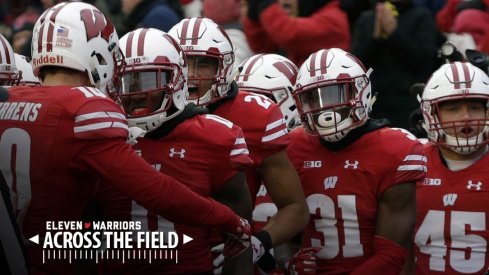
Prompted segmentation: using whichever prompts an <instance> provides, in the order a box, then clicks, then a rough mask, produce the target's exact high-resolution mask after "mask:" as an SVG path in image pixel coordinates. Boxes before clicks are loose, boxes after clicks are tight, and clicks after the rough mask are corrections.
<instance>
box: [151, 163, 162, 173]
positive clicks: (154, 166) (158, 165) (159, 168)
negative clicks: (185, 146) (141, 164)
mask: <svg viewBox="0 0 489 275" xmlns="http://www.w3.org/2000/svg"><path fill="white" fill-rule="evenodd" d="M151 166H153V168H154V169H155V170H156V171H158V172H159V171H160V170H161V163H155V164H151Z"/></svg>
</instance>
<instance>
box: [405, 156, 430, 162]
mask: <svg viewBox="0 0 489 275" xmlns="http://www.w3.org/2000/svg"><path fill="white" fill-rule="evenodd" d="M409 160H419V161H422V162H427V159H426V157H425V156H423V155H407V156H406V157H405V158H404V161H409Z"/></svg>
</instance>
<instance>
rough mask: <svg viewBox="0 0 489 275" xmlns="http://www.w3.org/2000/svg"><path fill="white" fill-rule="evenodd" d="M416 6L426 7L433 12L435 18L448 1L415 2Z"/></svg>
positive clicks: (425, 0) (420, 0)
mask: <svg viewBox="0 0 489 275" xmlns="http://www.w3.org/2000/svg"><path fill="white" fill-rule="evenodd" d="M413 2H414V4H415V5H416V6H418V7H425V8H427V9H428V10H430V11H431V14H432V15H433V16H436V14H437V13H438V11H440V10H441V8H443V6H444V5H445V3H446V2H447V0H413Z"/></svg>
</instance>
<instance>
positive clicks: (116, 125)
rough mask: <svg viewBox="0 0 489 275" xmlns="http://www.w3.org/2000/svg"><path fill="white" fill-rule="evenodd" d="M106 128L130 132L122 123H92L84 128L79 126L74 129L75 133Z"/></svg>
mask: <svg viewBox="0 0 489 275" xmlns="http://www.w3.org/2000/svg"><path fill="white" fill-rule="evenodd" d="M106 128H123V129H126V130H128V128H127V125H125V124H124V123H120V122H111V121H110V122H100V123H92V124H88V125H84V126H78V127H75V128H74V131H75V133H81V132H88V131H94V130H99V129H106Z"/></svg>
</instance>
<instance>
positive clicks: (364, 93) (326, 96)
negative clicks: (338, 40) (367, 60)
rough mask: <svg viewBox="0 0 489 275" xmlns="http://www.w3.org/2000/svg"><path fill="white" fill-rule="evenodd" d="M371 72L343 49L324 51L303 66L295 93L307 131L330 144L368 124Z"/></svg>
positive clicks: (315, 54) (313, 56) (309, 59)
mask: <svg viewBox="0 0 489 275" xmlns="http://www.w3.org/2000/svg"><path fill="white" fill-rule="evenodd" d="M370 72H371V70H369V71H366V70H365V67H364V66H363V64H362V63H361V62H360V60H358V59H357V58H356V57H355V56H354V55H352V54H350V53H348V52H345V51H343V50H342V49H337V48H332V49H323V50H319V51H318V52H315V53H313V54H311V55H310V56H309V57H308V58H307V60H306V61H305V62H304V64H302V66H301V68H300V69H299V74H298V76H297V80H296V84H295V90H294V92H293V93H292V94H293V96H294V99H295V101H296V104H297V109H298V111H299V115H300V117H301V120H302V122H303V124H304V127H305V129H306V131H307V132H308V133H309V134H312V135H318V136H321V137H322V138H323V139H324V140H326V141H329V142H336V141H339V140H341V139H342V138H344V137H345V136H346V135H347V134H348V133H349V132H350V131H351V130H352V129H354V128H357V127H359V126H361V125H363V124H364V123H365V122H366V121H367V120H368V114H369V112H370V110H371V97H372V91H371V84H370V79H369V75H370Z"/></svg>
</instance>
